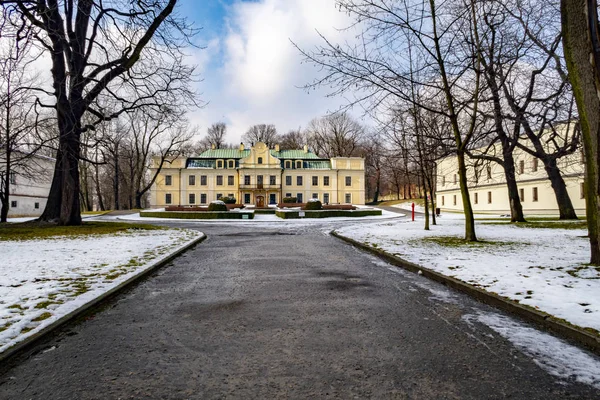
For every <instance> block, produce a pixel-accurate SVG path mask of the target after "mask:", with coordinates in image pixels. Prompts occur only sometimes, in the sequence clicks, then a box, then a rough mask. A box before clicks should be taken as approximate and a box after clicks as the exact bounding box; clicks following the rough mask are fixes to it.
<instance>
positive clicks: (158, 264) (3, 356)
mask: <svg viewBox="0 0 600 400" xmlns="http://www.w3.org/2000/svg"><path fill="white" fill-rule="evenodd" d="M206 238H207V236H206V234H205V233H202V236H199V237H197V238H195V239H194V240H192V241H191V242H189V243H187V244H186V245H184V246H182V247H180V248H178V249H177V250H175V251H174V252H172V253H170V254H169V255H167V256H164V257H163V258H161V259H159V260H157V261H155V262H154V263H152V264H150V266H148V267H147V268H146V269H144V270H142V271H140V273H138V274H136V275H133V276H131V277H129V278H128V279H126V280H124V281H123V282H121V283H120V284H118V285H117V286H115V287H113V288H112V289H110V290H108V291H106V292H104V293H102V294H101V295H99V296H98V297H95V298H93V299H92V300H90V301H88V302H87V303H85V304H83V305H82V306H81V307H79V308H77V309H75V310H73V311H71V312H69V313H67V314H65V315H63V316H62V317H60V318H59V319H57V320H56V321H54V322H53V323H51V324H50V325H48V326H46V327H45V328H43V329H41V330H40V331H39V332H36V333H35V334H33V335H31V336H28V337H27V338H25V339H23V340H22V341H20V342H19V343H17V344H15V345H14V346H12V347H9V348H8V349H6V350H4V351H3V352H2V353H0V363H4V362H5V361H7V360H8V359H10V358H12V357H13V356H15V355H16V354H17V353H20V352H21V351H23V350H24V349H26V348H27V347H29V346H32V345H33V344H34V343H36V342H38V341H39V340H41V339H43V338H45V337H46V336H47V335H49V334H50V333H52V332H54V331H55V330H57V329H58V328H60V327H62V326H64V325H66V324H67V323H69V322H72V321H73V320H75V319H77V318H78V317H80V316H81V315H82V314H84V313H85V312H86V311H88V310H89V309H90V308H92V307H95V306H97V305H99V304H100V303H102V302H103V301H105V300H107V299H109V298H111V297H113V296H114V295H116V294H118V293H119V292H120V291H122V290H124V289H126V288H128V287H129V286H132V285H133V284H135V283H137V282H138V281H140V280H142V279H144V278H145V277H147V276H148V275H150V274H151V273H153V272H154V271H156V270H157V269H159V268H162V267H163V266H165V265H166V264H168V263H169V262H171V261H172V260H173V259H174V258H176V257H178V256H179V255H181V254H182V253H185V252H186V251H188V250H189V249H190V248H192V247H194V246H195V245H197V244H199V243H202V242H203V241H204V240H205V239H206Z"/></svg>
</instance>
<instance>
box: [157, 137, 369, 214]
mask: <svg viewBox="0 0 600 400" xmlns="http://www.w3.org/2000/svg"><path fill="white" fill-rule="evenodd" d="M158 162H160V160H159V159H155V160H154V163H155V164H154V165H153V166H152V168H151V170H156V168H157V167H158V165H157V163H158ZM225 196H233V197H235V198H236V199H237V202H238V203H242V204H244V205H246V206H248V205H255V206H258V207H262V206H267V205H269V204H277V203H280V202H282V199H283V198H284V197H297V198H298V202H306V201H307V200H308V199H310V198H317V199H319V200H321V201H322V202H323V203H329V204H359V205H360V204H364V203H365V171H364V159H363V158H357V157H336V158H332V159H321V158H318V157H317V156H316V155H315V154H314V153H312V152H309V151H308V149H307V148H306V147H305V148H304V149H303V150H283V151H280V150H279V148H278V146H276V147H275V149H269V148H268V146H267V145H265V144H264V143H260V142H259V143H256V144H255V145H254V146H252V147H251V148H250V149H244V147H243V146H240V148H239V149H212V150H207V151H205V152H204V153H202V154H200V155H199V156H198V157H190V158H183V157H181V158H177V159H175V160H172V162H171V163H166V164H165V165H163V168H162V169H161V172H160V174H159V175H158V177H157V179H156V181H155V182H154V184H153V185H152V189H151V193H150V204H151V207H165V206H169V205H182V206H188V205H206V204H208V203H210V202H211V201H213V200H218V199H220V198H221V197H225Z"/></svg>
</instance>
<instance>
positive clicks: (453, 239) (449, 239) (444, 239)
mask: <svg viewBox="0 0 600 400" xmlns="http://www.w3.org/2000/svg"><path fill="white" fill-rule="evenodd" d="M414 241H418V242H422V243H434V244H437V245H439V246H443V247H486V246H514V245H523V243H517V242H497V241H488V240H478V241H477V242H469V241H466V240H465V239H463V238H461V237H457V236H430V237H426V238H422V239H417V240H414Z"/></svg>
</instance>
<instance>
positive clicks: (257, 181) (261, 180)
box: [256, 175, 263, 186]
mask: <svg viewBox="0 0 600 400" xmlns="http://www.w3.org/2000/svg"><path fill="white" fill-rule="evenodd" d="M256 183H257V184H258V185H259V186H262V185H263V176H262V175H257V176H256Z"/></svg>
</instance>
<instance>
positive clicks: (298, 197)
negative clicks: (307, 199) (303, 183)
mask: <svg viewBox="0 0 600 400" xmlns="http://www.w3.org/2000/svg"><path fill="white" fill-rule="evenodd" d="M296 201H297V202H298V203H302V193H297V194H296Z"/></svg>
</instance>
